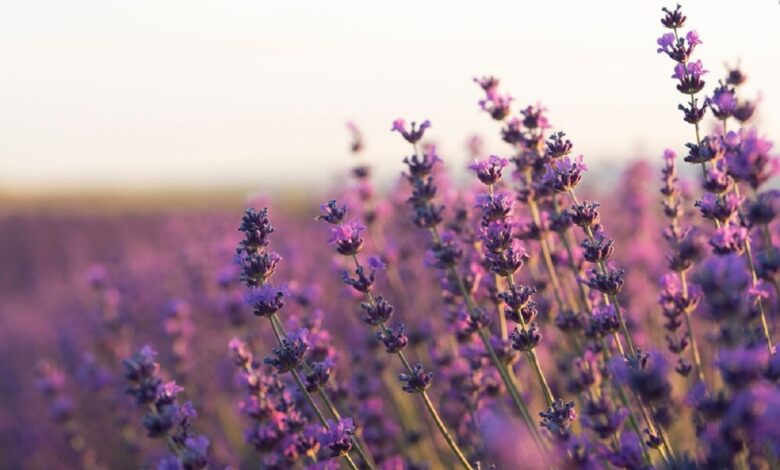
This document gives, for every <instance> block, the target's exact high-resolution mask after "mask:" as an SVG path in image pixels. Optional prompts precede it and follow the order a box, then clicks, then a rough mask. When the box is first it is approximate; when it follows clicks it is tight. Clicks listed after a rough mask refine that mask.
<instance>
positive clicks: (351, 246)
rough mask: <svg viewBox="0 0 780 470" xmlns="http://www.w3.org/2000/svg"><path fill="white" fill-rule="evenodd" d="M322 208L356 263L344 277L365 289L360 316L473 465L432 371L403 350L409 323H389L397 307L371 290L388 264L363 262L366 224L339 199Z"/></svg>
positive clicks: (336, 241) (340, 248)
mask: <svg viewBox="0 0 780 470" xmlns="http://www.w3.org/2000/svg"><path fill="white" fill-rule="evenodd" d="M322 211H323V214H322V215H321V216H320V219H322V220H324V221H326V222H327V223H329V224H331V225H333V226H334V227H333V228H332V237H331V240H330V242H331V243H332V244H333V245H334V246H335V248H336V251H337V252H338V253H339V254H340V255H342V256H345V257H349V258H351V260H352V262H353V263H354V273H353V274H354V275H355V277H350V275H349V274H348V273H347V272H344V274H343V276H342V277H343V280H344V283H345V284H347V285H349V286H351V287H352V288H354V289H355V290H356V291H358V292H360V293H362V294H363V295H364V296H365V298H366V302H365V303H363V304H362V305H361V308H362V310H363V314H362V315H361V319H362V320H363V322H365V323H366V324H368V325H370V326H373V327H377V330H378V331H377V332H376V338H377V340H379V341H381V342H382V343H383V344H384V345H385V350H386V352H387V353H388V354H395V355H396V356H397V357H398V359H399V360H400V361H401V363H402V364H403V367H404V369H405V370H406V372H405V373H402V374H400V375H399V379H400V380H401V382H402V383H403V390H404V391H405V392H407V393H411V394H419V395H420V397H421V398H422V401H423V403H424V404H425V407H426V408H427V410H428V413H429V414H430V415H431V418H432V419H433V421H434V423H436V427H437V428H438V429H439V432H440V433H441V435H442V437H443V438H444V440H445V441H446V442H447V445H448V446H449V447H450V449H451V450H452V452H453V454H455V456H456V457H457V459H458V461H459V462H460V464H461V465H462V466H463V468H466V469H469V470H471V469H472V468H473V467H472V465H471V463H470V462H469V461H468V459H467V458H466V456H465V455H464V454H463V451H461V449H460V447H459V446H458V444H457V442H455V439H454V438H453V437H452V435H451V434H450V432H449V431H448V430H447V427H446V426H445V424H444V422H443V421H442V419H441V417H440V416H439V413H438V411H437V410H436V407H435V406H434V404H433V402H432V401H431V399H430V397H429V396H428V392H427V390H428V388H430V386H431V383H432V380H433V373H431V372H428V371H426V370H425V369H424V367H423V365H422V364H416V365H415V366H412V365H411V363H410V362H409V360H408V359H407V357H406V355H405V354H404V349H405V348H406V346H407V345H408V343H409V338H408V337H407V336H406V333H405V330H406V326H405V325H404V324H403V323H399V324H398V325H396V326H393V327H389V326H388V325H387V322H388V321H389V320H390V318H391V316H392V314H393V310H394V308H393V306H392V305H390V303H389V302H387V300H385V299H384V298H383V297H382V296H380V295H378V296H375V295H374V293H373V291H372V287H373V284H374V281H375V276H376V273H377V272H378V271H380V270H383V269H384V268H385V266H384V263H382V261H381V260H380V259H379V258H378V257H370V258H369V259H368V265H369V268H368V269H366V268H365V267H364V266H363V265H362V264H361V263H360V259H359V258H358V254H359V253H360V252H361V250H362V249H363V245H364V239H363V236H362V232H364V231H365V227H364V226H363V225H361V224H359V223H357V222H346V217H347V208H346V206H341V207H339V205H338V204H337V203H336V201H330V202H328V204H325V205H323V206H322Z"/></svg>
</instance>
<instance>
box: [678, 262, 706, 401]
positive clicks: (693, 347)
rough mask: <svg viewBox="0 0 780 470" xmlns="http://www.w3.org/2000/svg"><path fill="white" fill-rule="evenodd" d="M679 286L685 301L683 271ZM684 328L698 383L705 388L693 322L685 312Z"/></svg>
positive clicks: (686, 293) (686, 287)
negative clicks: (686, 329) (688, 339)
mask: <svg viewBox="0 0 780 470" xmlns="http://www.w3.org/2000/svg"><path fill="white" fill-rule="evenodd" d="M680 285H681V286H682V295H683V297H685V298H686V299H687V298H688V281H687V278H686V275H685V271H681V272H680ZM685 327H686V328H688V337H689V338H690V340H691V355H692V356H693V363H694V365H695V367H696V375H697V376H698V377H699V381H700V382H701V383H702V384H703V385H704V387H705V388H706V387H707V382H706V381H705V380H704V367H702V362H701V355H700V354H699V345H698V343H697V341H696V335H695V334H694V333H693V322H692V321H691V314H690V313H689V312H688V311H687V310H686V311H685Z"/></svg>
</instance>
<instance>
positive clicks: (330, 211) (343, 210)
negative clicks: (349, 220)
mask: <svg viewBox="0 0 780 470" xmlns="http://www.w3.org/2000/svg"><path fill="white" fill-rule="evenodd" d="M320 212H321V214H320V215H319V216H318V217H317V220H324V221H325V222H327V223H329V224H333V225H341V224H342V223H344V219H346V217H347V205H346V204H342V206H341V207H339V206H338V204H336V200H335V199H332V200H330V201H328V203H327V204H323V205H321V206H320Z"/></svg>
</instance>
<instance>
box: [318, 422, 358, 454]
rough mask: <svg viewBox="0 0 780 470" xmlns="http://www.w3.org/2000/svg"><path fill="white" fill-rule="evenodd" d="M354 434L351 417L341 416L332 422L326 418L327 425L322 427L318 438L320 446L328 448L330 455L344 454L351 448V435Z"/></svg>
mask: <svg viewBox="0 0 780 470" xmlns="http://www.w3.org/2000/svg"><path fill="white" fill-rule="evenodd" d="M354 435H355V424H354V422H353V421H352V418H343V419H340V420H338V422H337V423H334V422H333V421H331V420H328V427H327V428H326V429H323V430H322V432H321V433H320V435H319V437H318V440H319V441H320V445H322V447H324V448H326V449H328V451H329V452H330V456H331V457H337V456H339V455H345V454H347V453H348V452H349V451H350V450H351V449H352V436H354Z"/></svg>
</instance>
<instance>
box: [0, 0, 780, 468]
mask: <svg viewBox="0 0 780 470" xmlns="http://www.w3.org/2000/svg"><path fill="white" fill-rule="evenodd" d="M658 19H660V22H659V21H658V20H657V19H655V20H654V21H655V24H657V26H658V35H659V36H660V37H658V39H657V45H656V47H657V57H654V56H653V51H652V41H653V38H647V43H648V44H649V45H650V46H649V47H648V49H647V52H646V56H647V60H648V61H651V60H654V59H658V58H663V61H664V65H663V67H665V69H664V70H667V69H668V75H669V77H670V79H669V80H667V81H665V82H663V81H659V82H658V83H657V87H658V88H668V89H675V88H676V90H677V91H678V92H679V93H678V94H677V98H678V99H677V102H674V101H670V102H669V103H668V107H670V108H672V109H676V108H679V113H678V114H677V118H678V119H677V120H676V121H674V122H667V123H664V125H666V126H672V127H679V128H682V129H685V130H686V135H687V141H683V142H667V143H664V145H665V146H666V147H668V149H667V150H666V151H664V152H663V153H662V154H660V155H655V156H654V157H653V158H652V159H632V160H626V161H624V162H622V163H621V164H620V165H615V166H614V167H615V168H619V170H614V171H615V172H618V173H616V174H609V175H607V174H604V173H605V171H601V172H600V171H597V170H596V168H597V167H598V165H590V166H591V169H590V170H589V168H588V165H589V157H588V155H582V154H581V153H582V152H581V151H579V150H578V145H577V136H575V135H569V134H567V133H566V129H562V128H560V127H558V126H557V125H556V122H554V120H553V119H552V117H551V111H549V110H548V109H547V108H546V107H545V106H544V105H542V104H539V103H541V102H544V101H545V96H539V97H538V98H539V100H541V101H540V102H534V103H533V104H525V103H520V102H518V101H519V100H516V99H513V98H512V90H509V89H506V88H505V86H504V83H501V82H500V81H499V78H498V77H493V76H478V77H477V78H474V79H473V81H474V86H473V92H474V93H473V96H472V97H462V96H454V97H453V99H454V100H474V101H475V102H474V106H475V107H478V109H479V110H480V113H481V115H482V117H483V118H484V120H485V121H487V122H490V123H491V125H492V129H493V133H494V134H496V135H497V136H500V141H501V147H500V148H496V149H490V150H487V147H488V145H487V144H485V142H484V141H483V140H482V139H479V138H476V137H475V138H472V139H471V140H469V146H468V157H469V158H468V162H465V161H464V158H462V156H461V155H457V156H448V155H445V154H444V152H441V151H440V150H438V149H437V146H436V142H437V139H438V138H440V137H441V136H444V135H446V134H447V133H448V129H446V128H440V127H438V125H437V123H436V122H431V121H429V120H427V119H426V116H403V117H397V116H394V115H392V114H390V115H388V116H387V119H386V121H387V127H386V129H385V130H386V132H387V133H388V134H390V135H392V136H393V137H394V141H393V142H394V146H393V147H392V149H391V150H392V152H394V153H395V154H396V155H397V158H396V160H395V162H396V165H397V171H396V172H395V174H396V175H398V176H397V178H396V179H395V180H393V181H392V182H390V183H387V184H386V182H383V181H381V180H380V178H379V177H378V176H377V174H376V171H375V166H376V163H377V162H376V160H375V159H373V158H372V154H373V152H374V148H373V147H372V145H371V141H370V140H369V139H367V138H366V137H365V134H364V133H363V130H362V129H361V127H360V124H359V120H356V121H355V123H352V122H350V123H349V124H347V125H346V128H345V129H343V131H344V141H345V146H348V149H349V153H350V155H351V156H350V158H351V160H350V161H351V168H350V169H349V170H348V171H347V172H343V174H342V175H341V177H340V179H339V181H337V182H335V183H333V184H331V185H327V184H326V183H325V182H324V181H323V182H322V184H321V185H320V186H318V187H317V188H315V189H312V188H297V189H294V190H293V189H290V190H287V191H276V190H268V191H265V190H264V188H257V190H258V193H259V194H263V196H257V197H246V198H243V199H244V202H241V199H242V198H239V197H236V198H227V199H225V200H222V201H221V202H220V203H219V204H214V205H213V206H208V208H206V206H205V205H201V206H198V205H195V206H194V207H188V208H186V209H184V208H182V207H176V206H175V205H173V204H167V205H166V204H165V203H164V202H161V203H159V204H158V205H157V206H156V207H153V208H149V207H147V208H145V209H143V208H141V207H140V204H139V206H138V207H135V208H134V207H132V204H129V205H128V204H127V203H124V204H123V205H122V206H121V207H118V206H117V207H111V204H110V203H109V204H106V205H105V207H103V206H102V205H101V206H100V207H99V208H98V207H97V206H96V205H93V202H90V201H89V200H84V201H82V202H80V203H79V204H77V205H76V206H77V207H76V209H74V207H72V205H68V206H67V207H66V205H65V204H62V201H59V202H58V201H49V202H47V203H46V204H45V205H36V206H34V207H33V206H18V205H13V204H10V203H9V204H7V205H6V207H3V208H2V211H0V468H3V469H5V468H7V469H17V468H18V469H60V468H62V469H70V468H74V469H77V468H78V469H115V468H116V469H134V468H144V469H147V468H148V469H160V470H168V469H171V470H172V469H187V470H190V469H206V468H209V469H228V468H230V469H250V468H261V469H312V470H314V469H342V468H343V469H371V470H379V469H383V470H413V469H414V470H416V469H431V470H435V469H450V468H453V469H454V468H465V469H483V470H487V469H558V470H564V469H602V468H603V469H632V470H639V469H651V468H654V469H667V468H668V469H680V470H683V469H731V468H737V469H780V425H778V423H779V422H780V355H778V353H777V352H776V345H777V341H778V338H780V331H779V330H778V328H780V279H779V278H778V274H779V272H778V271H780V253H778V250H779V249H780V248H779V247H780V245H776V243H778V240H780V225H778V224H777V222H776V220H775V219H776V215H777V211H778V209H780V207H779V206H778V204H780V192H778V190H777V189H775V188H777V187H778V185H777V180H776V179H775V177H776V175H777V173H778V170H779V169H780V166H778V163H779V162H780V159H779V158H778V157H779V156H780V155H778V153H777V150H776V149H775V148H774V147H773V143H772V141H771V140H770V137H768V136H766V135H765V132H764V129H762V127H761V125H760V123H758V122H756V121H757V120H756V119H755V117H756V116H757V115H759V113H760V111H761V110H760V106H761V102H760V100H759V99H757V98H756V97H755V96H754V95H753V94H751V93H748V92H746V91H745V86H744V84H745V83H746V82H747V81H748V77H749V76H750V75H751V72H750V70H748V69H742V68H741V67H740V66H738V65H737V64H731V65H729V66H726V67H724V66H722V65H720V64H716V63H712V64H710V63H702V61H701V60H700V57H699V54H700V51H701V49H703V48H705V47H707V45H706V44H703V41H702V39H700V37H699V34H698V33H697V32H696V29H695V26H696V18H694V17H692V16H691V17H690V18H687V17H686V12H685V10H684V9H683V8H681V7H680V6H676V7H669V8H664V9H663V10H662V11H660V12H659V18H658ZM726 59H729V58H724V61H725V60H726ZM477 72H478V71H477ZM467 79H468V78H464V77H451V76H450V77H442V78H441V80H467ZM385 86H391V85H387V84H386V85H385ZM757 86H759V87H760V84H757ZM551 92H552V91H551ZM640 112H641V111H640ZM672 149H675V150H672ZM215 164H218V163H215ZM279 164H280V165H281V164H283V163H279ZM464 167H465V168H464ZM602 168H603V165H602ZM464 169H465V171H466V174H467V175H468V177H467V178H466V179H464V178H462V177H460V175H462V174H463V171H461V170H464ZM190 197H191V198H192V199H193V200H197V199H198V198H199V195H198V194H192V195H191V196H190ZM145 205H148V204H145Z"/></svg>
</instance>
